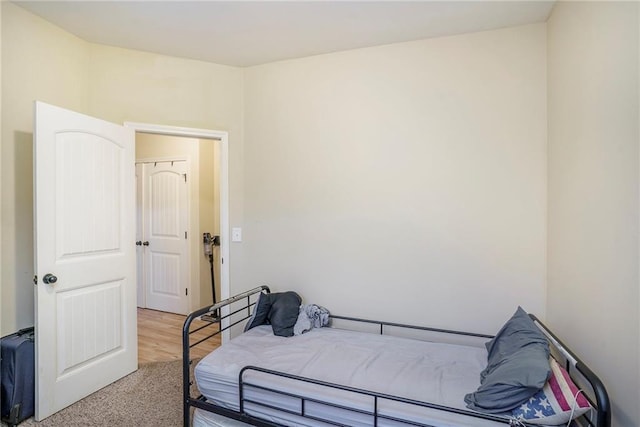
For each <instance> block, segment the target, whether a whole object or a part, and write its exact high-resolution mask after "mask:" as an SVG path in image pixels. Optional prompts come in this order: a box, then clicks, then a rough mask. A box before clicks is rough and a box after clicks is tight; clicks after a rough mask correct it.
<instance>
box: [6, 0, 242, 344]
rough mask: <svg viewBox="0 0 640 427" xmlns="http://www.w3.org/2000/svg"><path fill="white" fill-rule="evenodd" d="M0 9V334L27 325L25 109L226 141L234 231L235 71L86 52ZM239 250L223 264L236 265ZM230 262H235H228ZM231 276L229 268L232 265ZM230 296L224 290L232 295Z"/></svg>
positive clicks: (28, 137) (238, 133) (18, 13)
mask: <svg viewBox="0 0 640 427" xmlns="http://www.w3.org/2000/svg"><path fill="white" fill-rule="evenodd" d="M1 3H2V64H3V70H2V160H1V161H2V169H1V170H2V273H1V274H2V277H1V283H2V309H1V311H2V314H1V316H2V334H5V333H9V332H13V331H15V330H16V329H18V328H20V327H24V326H29V325H32V324H33V285H32V278H33V274H34V273H33V271H34V269H33V214H32V212H33V202H32V197H33V193H32V175H33V168H32V154H33V153H32V142H31V141H32V127H33V126H32V125H33V123H32V122H33V117H32V116H33V101H34V100H41V101H44V102H48V103H51V104H56V105H59V106H61V107H64V108H68V109H71V110H75V111H79V112H81V113H85V114H90V115H93V116H96V117H99V118H102V119H106V120H109V121H112V122H115V123H123V122H124V121H133V122H146V123H153V124H159V125H175V126H187V127H197V128H203V129H215V130H225V131H228V132H229V157H230V164H231V167H230V179H229V181H230V184H229V185H230V191H231V193H232V194H234V195H238V196H237V197H232V198H231V200H230V203H231V205H230V215H231V218H233V219H234V220H236V221H239V222H241V221H242V197H241V195H242V193H243V190H242V181H243V160H242V145H243V144H242V138H243V135H242V112H241V103H242V95H241V94H242V70H240V69H237V68H233V67H226V66H219V65H215V64H208V63H204V62H199V61H190V60H185V59H179V58H171V57H165V56H161V55H154V54H148V53H143V52H137V51H130V50H125V49H117V48H111V47H106V46H100V45H94V44H90V43H86V42H84V41H82V40H80V39H78V38H76V37H74V36H72V35H71V34H69V33H67V32H65V31H62V30H60V29H59V28H57V27H55V26H53V25H51V24H49V23H47V22H46V21H44V20H42V19H40V18H38V17H36V16H35V15H32V14H30V13H29V12H26V11H24V10H23V9H21V8H19V7H17V6H15V5H13V4H12V3H9V2H1ZM240 249H241V247H239V246H236V247H232V248H231V251H232V252H231V257H232V258H233V259H241V258H242V251H241V250H240ZM236 252H237V253H236ZM230 267H231V275H233V269H234V264H233V263H231V265H230ZM232 291H233V285H232Z"/></svg>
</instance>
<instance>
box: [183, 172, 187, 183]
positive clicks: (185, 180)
mask: <svg viewBox="0 0 640 427" xmlns="http://www.w3.org/2000/svg"><path fill="white" fill-rule="evenodd" d="M182 176H183V177H184V182H187V174H186V173H183V174H182Z"/></svg>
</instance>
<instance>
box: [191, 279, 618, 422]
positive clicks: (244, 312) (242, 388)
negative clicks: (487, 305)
mask: <svg viewBox="0 0 640 427" xmlns="http://www.w3.org/2000/svg"><path fill="white" fill-rule="evenodd" d="M261 292H267V293H269V292H270V289H269V287H268V286H264V285H263V286H259V287H257V288H254V289H251V290H249V291H247V292H244V293H241V294H238V295H236V296H233V297H231V298H228V299H226V300H223V301H220V302H219V303H217V304H214V305H212V306H208V307H204V308H201V309H199V310H196V311H194V312H193V313H191V314H190V315H189V316H188V317H187V319H186V320H185V322H184V326H183V331H182V345H183V371H182V373H183V405H184V406H183V419H184V427H188V426H190V422H191V409H192V408H200V409H203V410H205V411H209V412H213V413H216V414H219V415H222V416H224V417H227V418H231V419H235V420H238V421H242V422H245V423H247V424H251V425H254V426H258V427H280V425H279V424H276V423H273V422H270V421H267V420H263V419H260V418H257V417H254V416H252V415H250V414H248V413H247V412H246V411H245V405H246V404H253V405H259V406H262V407H265V408H268V409H271V410H277V411H281V412H286V413H289V414H293V415H296V416H300V417H304V418H307V419H311V420H315V421H318V422H320V423H326V424H330V425H336V426H343V424H340V423H337V422H335V421H332V420H331V419H324V418H322V417H317V416H314V415H311V414H309V413H307V412H306V404H307V403H309V402H310V403H315V404H320V405H325V406H330V407H334V408H338V409H342V410H347V411H351V412H354V413H359V414H364V415H367V416H369V417H370V418H371V425H372V426H374V427H377V426H378V422H379V420H391V421H396V422H400V423H403V424H406V425H411V426H418V427H433V426H431V425H429V424H422V423H418V422H414V421H409V420H404V419H399V418H394V417H390V416H387V415H384V414H381V413H380V412H379V411H378V408H379V403H380V401H394V402H401V403H402V404H408V405H413V406H416V407H423V408H431V409H436V410H441V411H446V412H451V413H456V414H459V415H461V416H468V417H474V418H483V419H487V420H491V421H497V422H500V423H504V424H507V425H509V424H512V425H526V424H522V423H520V424H515V423H513V420H509V419H507V418H505V417H501V416H495V415H491V414H483V413H479V412H475V411H470V410H464V409H457V408H450V407H446V406H441V405H436V404H433V403H429V402H421V401H416V400H411V399H406V398H403V397H398V396H391V395H386V394H383V393H378V392H373V391H369V390H362V389H357V388H353V387H348V386H344V385H341V384H334V383H328V382H325V381H319V380H317V379H313V378H305V377H300V376H296V375H291V374H288V373H286V372H278V371H273V370H270V369H264V368H261V367H257V366H246V367H244V368H243V369H242V370H241V371H240V374H239V376H238V392H239V402H238V406H239V410H238V411H234V410H231V409H228V408H224V407H222V406H219V405H217V404H215V403H213V402H210V401H208V400H207V399H206V398H205V397H204V396H203V395H201V394H200V395H198V396H197V397H194V396H192V395H191V393H192V386H193V384H194V382H193V379H192V370H191V365H192V363H193V360H191V358H190V350H191V348H193V347H195V346H197V345H199V344H201V343H203V342H205V341H207V340H208V339H210V338H212V337H214V336H217V335H219V334H221V333H222V332H224V331H226V330H230V329H231V328H233V327H234V326H236V325H239V324H240V323H242V322H244V321H245V320H246V319H248V318H249V317H250V316H251V307H253V306H254V305H255V304H256V299H257V295H258V294H259V293H261ZM238 306H239V308H238ZM223 307H228V309H225V310H227V311H229V312H228V313H226V314H221V313H222V311H223ZM530 317H531V318H532V319H533V320H534V322H535V323H536V325H537V326H538V327H539V328H540V329H541V331H542V332H543V333H544V334H545V335H546V336H547V338H548V340H549V344H550V348H551V349H552V355H553V356H554V358H555V359H556V360H557V361H558V362H559V363H560V364H563V365H564V367H565V369H566V370H567V372H569V374H570V376H571V377H572V379H573V380H574V382H576V384H578V386H579V387H580V388H581V389H583V390H585V393H584V394H585V396H586V397H587V399H588V400H589V402H590V403H591V406H593V408H594V410H593V411H590V412H587V414H585V415H583V416H582V417H579V418H576V420H574V422H573V424H572V426H575V427H611V409H610V403H609V397H608V395H607V391H606V389H605V387H604V385H603V384H602V382H601V381H600V379H599V378H598V377H597V376H596V375H595V374H594V373H593V371H592V370H591V369H590V368H589V367H588V366H587V365H585V364H584V363H583V362H582V361H581V360H580V359H579V358H578V357H577V356H576V355H575V354H574V353H573V352H572V351H571V350H569V349H568V348H567V346H565V345H564V344H563V343H562V342H561V341H560V339H559V338H558V337H556V336H555V335H554V334H553V332H551V331H550V330H549V329H548V328H547V327H546V326H545V325H544V324H543V323H542V322H541V321H540V320H539V319H538V318H537V317H535V316H534V315H532V314H530ZM330 318H331V319H332V321H335V320H337V321H339V322H352V323H355V324H358V325H360V329H362V326H363V325H364V326H367V325H378V327H379V333H380V334H381V335H384V334H385V332H386V330H388V329H393V328H399V330H405V331H419V332H426V333H434V334H446V335H449V336H454V337H455V336H458V337H465V338H476V339H477V338H482V339H490V338H493V336H492V335H485V334H477V333H471V332H461V331H454V330H447V329H438V328H429V327H423V326H413V325H404V324H399V323H392V322H383V321H375V320H367V319H358V318H353V317H344V316H335V315H331V316H330ZM196 319H198V320H202V321H204V322H205V323H204V325H202V326H199V327H196V328H194V329H192V327H191V324H192V322H193V321H194V320H196ZM223 325H224V326H223ZM202 330H208V331H210V332H211V333H210V334H209V335H207V336H206V337H205V338H202V339H198V340H195V339H193V338H192V335H193V334H194V333H196V332H199V331H202ZM192 341H195V342H192ZM251 371H254V372H256V371H258V372H261V373H264V374H267V375H274V376H279V377H284V378H288V379H291V380H297V381H303V382H306V383H311V384H315V385H316V386H320V387H328V388H332V389H338V390H343V391H346V392H351V393H356V394H358V395H362V396H368V397H369V398H370V399H371V409H370V410H361V409H356V408H350V407H345V406H342V405H337V404H333V403H330V402H326V401H321V400H318V399H311V398H308V397H305V396H303V395H300V394H296V393H290V392H284V391H281V390H275V389H271V388H268V387H265V386H261V385H257V384H253V383H250V382H248V381H246V380H245V379H244V377H245V374H246V373H247V372H251ZM251 388H253V389H262V390H267V391H268V392H271V393H277V394H281V395H285V396H288V397H290V398H295V399H298V400H299V402H300V405H299V410H298V411H292V410H288V409H284V408H279V407H274V406H272V405H268V404H266V403H263V402H259V401H255V400H251V399H249V398H247V397H246V394H247V393H246V391H247V389H251ZM345 427H349V426H345Z"/></svg>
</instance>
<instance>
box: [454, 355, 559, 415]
mask: <svg viewBox="0 0 640 427" xmlns="http://www.w3.org/2000/svg"><path fill="white" fill-rule="evenodd" d="M548 359H549V351H548V348H546V349H545V348H544V347H543V346H541V345H540V344H538V343H535V344H532V345H529V346H526V347H523V348H522V349H520V350H518V351H516V352H514V353H513V354H511V355H509V357H506V358H504V359H503V360H502V362H501V363H499V364H498V365H496V366H495V367H494V368H493V369H492V371H491V372H490V373H489V374H487V375H486V376H485V377H484V379H483V380H482V381H481V384H480V387H478V389H477V390H476V391H475V392H473V393H470V394H467V395H466V396H465V397H464V401H465V402H466V403H467V407H468V408H470V409H473V410H476V411H479V412H486V413H490V414H500V413H504V412H510V411H511V410H513V409H515V408H517V407H518V406H520V405H521V404H522V403H524V402H526V401H527V400H528V399H529V398H530V397H531V396H533V395H534V394H535V393H536V392H538V391H539V390H540V389H541V388H542V387H543V386H544V384H545V383H546V381H547V378H548V376H549V362H548Z"/></svg>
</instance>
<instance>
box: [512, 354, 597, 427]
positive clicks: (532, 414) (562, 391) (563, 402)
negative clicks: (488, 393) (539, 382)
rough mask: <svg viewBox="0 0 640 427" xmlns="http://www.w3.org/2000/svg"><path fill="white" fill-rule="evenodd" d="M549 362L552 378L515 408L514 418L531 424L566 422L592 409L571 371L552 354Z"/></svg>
mask: <svg viewBox="0 0 640 427" xmlns="http://www.w3.org/2000/svg"><path fill="white" fill-rule="evenodd" d="M549 363H550V365H551V376H550V377H549V380H548V381H547V383H546V384H545V385H544V387H543V388H542V390H540V391H538V392H537V393H536V394H534V395H533V396H532V397H531V398H530V399H529V400H527V401H526V402H525V403H523V404H522V405H521V406H519V407H517V408H516V409H514V410H513V411H512V413H511V415H513V417H514V418H516V419H518V420H522V421H525V422H527V423H530V424H544V425H558V424H566V423H568V422H569V421H570V420H571V419H573V418H577V417H579V416H580V415H583V414H584V413H585V412H587V411H588V410H589V409H591V405H589V401H588V400H587V399H586V397H585V396H584V394H583V393H582V392H578V387H577V386H576V385H575V384H574V383H573V381H572V380H571V378H570V377H569V373H568V372H567V371H566V370H565V369H564V368H562V367H561V366H560V365H559V364H558V362H556V361H555V359H553V358H549ZM572 412H573V414H572Z"/></svg>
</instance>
